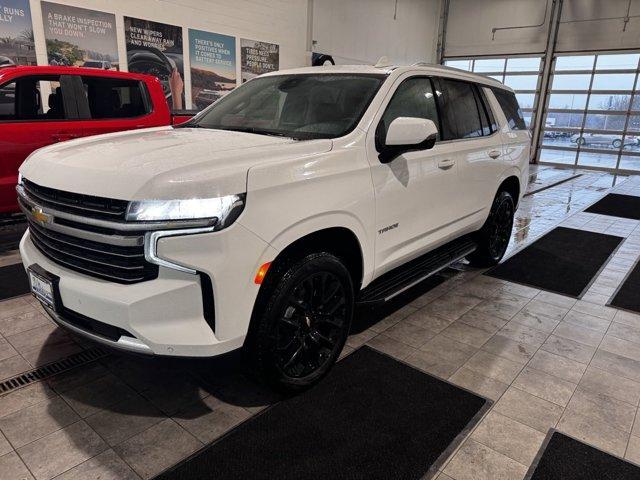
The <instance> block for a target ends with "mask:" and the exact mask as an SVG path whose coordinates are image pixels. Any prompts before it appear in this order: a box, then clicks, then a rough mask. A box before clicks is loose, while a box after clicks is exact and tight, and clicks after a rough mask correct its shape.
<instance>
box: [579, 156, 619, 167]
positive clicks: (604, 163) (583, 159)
mask: <svg viewBox="0 0 640 480" xmlns="http://www.w3.org/2000/svg"><path fill="white" fill-rule="evenodd" d="M616 163H618V155H616V154H611V153H594V152H580V154H579V156H578V165H582V166H585V167H603V168H616Z"/></svg>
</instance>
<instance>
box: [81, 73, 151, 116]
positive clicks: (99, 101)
mask: <svg viewBox="0 0 640 480" xmlns="http://www.w3.org/2000/svg"><path fill="white" fill-rule="evenodd" d="M82 86H83V88H84V93H85V95H86V97H87V103H88V107H89V114H90V115H91V118H92V119H96V120H98V119H116V118H135V117H141V116H143V115H146V114H148V113H150V112H151V108H150V105H149V102H148V99H147V93H146V88H145V86H144V84H143V83H142V82H139V81H137V80H127V79H120V78H107V77H94V76H85V77H82Z"/></svg>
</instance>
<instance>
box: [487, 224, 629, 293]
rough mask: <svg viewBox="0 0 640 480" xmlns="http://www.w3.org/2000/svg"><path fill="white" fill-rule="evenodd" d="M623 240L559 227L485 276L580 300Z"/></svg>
mask: <svg viewBox="0 0 640 480" xmlns="http://www.w3.org/2000/svg"><path fill="white" fill-rule="evenodd" d="M623 240H624V238H622V237H615V236H612V235H604V234H602V233H593V232H587V231H584V230H574V229H573V228H565V227H558V228H555V229H553V230H551V231H550V232H549V233H547V234H546V235H544V236H543V237H542V238H539V239H538V240H536V241H535V242H533V243H532V244H531V245H529V246H528V247H526V248H525V249H523V250H521V251H520V252H518V253H516V254H515V255H514V256H513V257H511V258H509V259H507V260H505V261H504V262H503V263H501V264H500V265H498V266H496V267H494V268H493V269H491V270H489V271H488V272H487V273H486V275H490V276H492V277H496V278H500V279H502V280H508V281H510V282H515V283H521V284H523V285H529V286H531V287H535V288H540V289H542V290H548V291H550V292H555V293H560V294H562V295H569V296H570V297H574V298H580V297H581V296H582V295H583V293H584V292H585V291H586V289H587V288H588V287H589V286H590V284H591V282H592V280H593V279H594V278H595V276H596V275H597V274H598V272H600V270H601V269H602V267H603V266H604V264H605V263H606V262H607V260H608V259H609V257H610V256H611V255H612V254H613V252H615V250H616V248H618V246H619V245H620V243H621V242H622V241H623Z"/></svg>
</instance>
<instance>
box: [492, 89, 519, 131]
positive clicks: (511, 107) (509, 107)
mask: <svg viewBox="0 0 640 480" xmlns="http://www.w3.org/2000/svg"><path fill="white" fill-rule="evenodd" d="M492 90H493V94H494V95H495V96H496V99H497V100H498V103H499V104H500V108H502V111H503V112H504V116H505V117H507V123H508V124H509V128H511V130H526V129H527V124H526V123H525V122H524V115H522V110H520V105H518V100H517V99H516V94H515V93H513V92H510V91H508V90H504V89H502V88H493V89H492Z"/></svg>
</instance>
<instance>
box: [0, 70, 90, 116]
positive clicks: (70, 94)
mask: <svg viewBox="0 0 640 480" xmlns="http://www.w3.org/2000/svg"><path fill="white" fill-rule="evenodd" d="M73 76H74V75H65V74H62V75H56V74H44V75H34V74H27V75H19V76H15V77H13V78H9V79H7V81H6V82H4V83H3V84H2V85H0V88H3V87H5V86H6V85H9V84H11V83H14V82H19V81H20V80H22V79H25V78H36V79H37V80H36V81H39V82H41V81H42V82H60V87H61V89H62V102H63V105H64V113H65V118H29V119H12V120H4V119H0V124H8V123H41V122H47V123H51V122H58V123H61V122H65V123H66V122H77V121H78V120H81V118H80V117H79V115H78V105H77V102H76V98H75V87H74V85H73V79H72V77H73ZM51 77H57V79H55V78H51ZM40 100H41V101H42V102H44V99H42V98H41V99H40Z"/></svg>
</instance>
